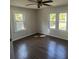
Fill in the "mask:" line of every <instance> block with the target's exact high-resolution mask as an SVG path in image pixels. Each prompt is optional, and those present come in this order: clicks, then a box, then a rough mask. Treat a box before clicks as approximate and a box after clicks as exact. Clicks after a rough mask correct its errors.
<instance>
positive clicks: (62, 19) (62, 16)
mask: <svg viewBox="0 0 79 59" xmlns="http://www.w3.org/2000/svg"><path fill="white" fill-rule="evenodd" d="M66 18H67V13H60V14H59V20H60V21H66Z"/></svg>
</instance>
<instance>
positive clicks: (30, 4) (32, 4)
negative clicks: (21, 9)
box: [26, 4, 36, 6]
mask: <svg viewBox="0 0 79 59" xmlns="http://www.w3.org/2000/svg"><path fill="white" fill-rule="evenodd" d="M29 5H36V4H27V5H26V6H29Z"/></svg>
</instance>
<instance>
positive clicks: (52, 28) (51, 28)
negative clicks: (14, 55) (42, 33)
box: [49, 13, 57, 30]
mask: <svg viewBox="0 0 79 59" xmlns="http://www.w3.org/2000/svg"><path fill="white" fill-rule="evenodd" d="M50 14H56V13H50ZM56 16H57V14H56ZM50 22H51V21H50V15H49V28H50V29H53V30H55V29H56V19H55V21H54V22H55V28H51V24H50ZM52 22H53V21H52Z"/></svg>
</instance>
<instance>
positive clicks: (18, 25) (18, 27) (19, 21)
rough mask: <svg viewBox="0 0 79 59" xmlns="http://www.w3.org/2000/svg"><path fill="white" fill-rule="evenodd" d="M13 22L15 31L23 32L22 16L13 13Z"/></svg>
mask: <svg viewBox="0 0 79 59" xmlns="http://www.w3.org/2000/svg"><path fill="white" fill-rule="evenodd" d="M15 22H16V28H15V30H16V31H21V30H24V29H25V28H24V19H23V14H21V13H15Z"/></svg>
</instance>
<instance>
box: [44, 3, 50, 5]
mask: <svg viewBox="0 0 79 59" xmlns="http://www.w3.org/2000/svg"><path fill="white" fill-rule="evenodd" d="M43 5H45V6H51V5H48V4H44V3H43Z"/></svg>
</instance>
